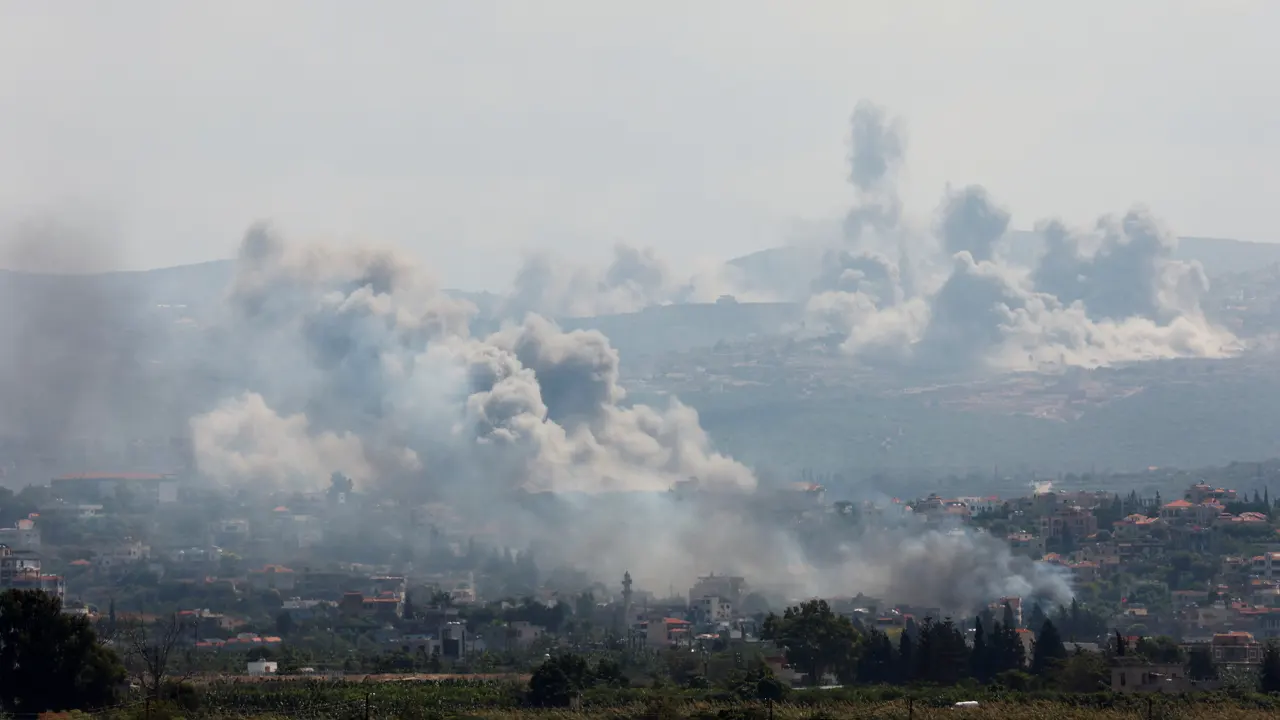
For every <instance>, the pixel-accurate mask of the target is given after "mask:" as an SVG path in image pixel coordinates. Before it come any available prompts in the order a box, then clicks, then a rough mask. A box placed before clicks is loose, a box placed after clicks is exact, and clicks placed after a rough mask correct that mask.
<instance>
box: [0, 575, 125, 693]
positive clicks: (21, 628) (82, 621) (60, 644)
mask: <svg viewBox="0 0 1280 720" xmlns="http://www.w3.org/2000/svg"><path fill="white" fill-rule="evenodd" d="M124 677H125V671H124V667H123V666H121V664H120V659H119V658H118V657H116V654H115V653H114V652H112V651H111V650H110V649H109V648H106V647H103V646H102V644H101V643H99V642H98V638H97V635H96V633H94V631H93V628H92V627H91V626H90V625H89V621H88V620H87V619H86V618H82V617H75V616H71V615H66V614H64V613H63V612H62V602H61V601H60V600H59V599H58V598H56V597H53V596H51V595H48V594H47V593H44V592H40V591H25V590H8V591H5V592H4V593H0V709H2V710H3V711H4V712H6V713H12V714H14V715H18V714H21V715H29V714H30V715H34V714H37V713H42V712H47V711H58V710H76V709H92V708H96V707H102V706H106V705H111V704H113V703H114V702H115V700H116V688H117V687H118V686H119V684H120V683H121V682H122V681H123V680H124Z"/></svg>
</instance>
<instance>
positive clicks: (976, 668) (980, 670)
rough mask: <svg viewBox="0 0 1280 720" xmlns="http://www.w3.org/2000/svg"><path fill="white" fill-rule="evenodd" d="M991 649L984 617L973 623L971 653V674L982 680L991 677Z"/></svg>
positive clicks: (984, 680)
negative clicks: (988, 643) (984, 625)
mask: <svg viewBox="0 0 1280 720" xmlns="http://www.w3.org/2000/svg"><path fill="white" fill-rule="evenodd" d="M990 668H991V650H990V648H989V647H988V646H987V632H986V630H985V629H983V627H982V618H980V617H979V618H977V619H976V620H974V623H973V652H971V653H970V654H969V674H970V675H972V676H973V677H975V678H977V679H978V680H980V681H982V682H986V681H987V680H989V679H991V670H990Z"/></svg>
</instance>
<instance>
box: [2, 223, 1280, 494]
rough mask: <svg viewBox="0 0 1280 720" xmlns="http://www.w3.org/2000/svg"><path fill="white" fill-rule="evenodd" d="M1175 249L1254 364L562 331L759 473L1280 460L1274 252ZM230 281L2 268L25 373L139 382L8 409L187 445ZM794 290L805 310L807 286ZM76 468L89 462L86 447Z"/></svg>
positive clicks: (758, 315)
mask: <svg viewBox="0 0 1280 720" xmlns="http://www.w3.org/2000/svg"><path fill="white" fill-rule="evenodd" d="M1031 238H1034V236H1029V234H1025V233H1023V234H1015V235H1014V236H1013V237H1012V238H1011V239H1010V240H1009V243H1010V244H1009V248H1008V250H1009V251H1010V252H1032V253H1033V252H1035V249H1034V247H1033V245H1034V240H1033V239H1031ZM1178 255H1179V256H1180V257H1183V258H1186V259H1194V260H1199V261H1200V262H1202V263H1203V264H1204V265H1205V266H1206V267H1207V268H1209V270H1210V272H1211V274H1212V277H1213V281H1214V286H1213V293H1212V304H1211V306H1210V307H1208V308H1207V312H1209V313H1210V314H1211V315H1213V317H1214V319H1215V321H1217V322H1221V323H1223V324H1225V325H1227V326H1228V327H1231V328H1232V329H1233V331H1235V332H1236V333H1237V334H1239V335H1241V336H1243V337H1247V338H1249V341H1250V343H1251V349H1250V350H1249V351H1247V352H1246V353H1244V354H1243V355H1242V356H1240V357H1236V358H1231V359H1227V360H1173V361H1159V362H1146V363H1137V364H1131V365H1124V366H1114V367H1109V368H1102V369H1098V370H1093V371H1085V370H1071V371H1067V372H1059V373H1021V374H1005V375H996V376H985V377H962V376H942V375H932V374H931V375H922V374H912V373H911V372H908V371H906V370H900V369H886V368H884V367H879V368H875V369H872V368H869V367H864V366H860V365H859V364H857V363H856V362H855V361H854V360H852V359H850V358H848V357H847V356H844V355H842V354H841V353H840V351H839V350H838V348H837V347H836V343H835V342H832V341H830V340H828V339H826V338H822V337H813V336H811V335H805V333H804V323H805V313H804V307H803V304H802V303H800V302H797V301H795V300H794V299H793V298H788V299H787V300H786V301H782V302H775V303H738V302H735V301H731V300H728V299H726V300H724V301H721V302H717V303H711V304H679V305H663V306H653V307H649V308H647V309H645V310H642V311H640V312H635V313H627V314H619V315H602V316H597V317H586V318H560V319H559V322H560V323H561V325H562V326H564V327H565V328H566V329H595V330H600V331H601V332H603V333H604V334H605V335H607V336H608V337H609V339H610V342H611V344H612V345H613V346H614V347H615V348H617V350H618V351H619V353H620V355H621V358H622V364H621V369H622V373H623V378H622V382H623V386H624V387H625V388H626V389H627V391H628V400H629V401H632V402H650V403H653V402H658V403H662V402H665V400H664V399H665V397H667V396H677V397H679V398H680V400H681V401H682V402H684V403H686V404H688V405H690V406H692V407H694V408H696V409H697V410H698V411H699V413H700V415H701V417H702V422H703V426H704V428H705V429H706V430H707V432H708V433H709V434H710V435H711V437H712V440H713V441H714V443H715V445H716V446H717V447H718V448H719V449H721V450H722V451H724V452H726V453H729V454H731V455H733V456H734V457H736V458H738V459H740V460H742V461H744V462H747V463H748V464H750V465H753V466H755V467H757V468H758V469H761V470H763V471H766V472H767V473H775V474H780V475H784V476H785V475H794V474H795V473H798V472H801V471H803V470H809V471H814V472H818V473H824V474H827V475H835V474H839V475H840V477H841V478H843V479H845V480H846V481H848V482H851V483H852V482H854V481H856V480H867V479H874V478H877V477H881V478H883V477H887V476H894V477H897V478H899V481H901V479H902V478H909V479H919V480H926V479H931V478H944V477H947V476H959V477H963V476H965V475H977V476H981V477H983V478H985V479H986V480H988V481H990V480H991V479H992V477H993V476H996V477H998V476H1000V475H1003V474H1005V473H1010V474H1016V475H1020V476H1025V475H1028V474H1032V475H1039V476H1047V477H1053V476H1055V475H1057V474H1060V473H1066V472H1085V471H1089V470H1097V471H1103V470H1107V471H1136V470H1145V469H1147V468H1150V467H1160V466H1181V467H1203V466H1208V465H1221V464H1225V463H1228V462H1231V461H1233V460H1240V459H1250V460H1261V459H1266V458H1271V457H1278V456H1280V436H1277V435H1276V434H1275V433H1274V431H1273V428H1275V427H1276V426H1277V425H1280V374H1277V373H1275V372H1274V368H1275V364H1276V359H1277V355H1276V351H1275V350H1274V349H1272V348H1273V346H1274V342H1273V340H1272V334H1273V333H1274V332H1275V330H1276V329H1277V328H1280V302H1277V298H1280V245H1270V244H1261V243H1245V242H1239V241H1233V240H1217V239H1204V238H1184V239H1182V241H1181V244H1180V246H1179V249H1178ZM819 258H820V252H819V251H816V250H814V249H812V248H803V247H786V248H777V249H773V250H767V251H763V252H760V253H755V254H753V255H749V256H746V257H742V258H738V259H736V260H733V261H731V264H732V265H734V266H735V267H738V268H739V269H740V270H742V271H743V275H744V278H743V279H744V282H745V283H746V284H748V285H753V286H755V287H763V286H764V285H766V284H768V283H773V284H774V287H773V288H772V290H774V291H776V292H778V293H779V294H784V291H788V288H786V287H785V284H786V283H785V282H782V281H786V280H787V279H794V278H804V277H808V276H810V275H809V274H808V273H807V272H806V270H805V268H806V266H807V264H808V263H811V262H817V261H818V259H819ZM233 273H234V264H233V262H232V261H214V262H208V263H202V264H199V265H190V266H182V267H174V268H165V269H160V270H152V271H144V272H115V273H106V274H101V275H88V276H49V275H33V274H28V273H20V272H11V271H4V272H0V300H2V301H4V306H5V307H7V308H10V309H11V310H10V312H8V313H5V314H0V323H4V324H5V329H6V334H7V336H8V337H9V338H11V341H10V346H11V348H12V347H13V346H20V347H30V348H32V350H30V351H29V352H28V355H30V356H29V357H25V358H23V361H24V362H45V361H46V359H47V358H48V357H53V356H57V355H59V354H60V353H65V352H67V351H68V350H74V351H75V352H77V353H81V354H85V353H86V351H88V352H87V354H89V355H91V356H93V357H94V358H95V361H94V362H93V363H91V364H90V365H88V366H87V367H88V368H90V369H91V370H94V371H97V370H98V369H100V366H101V364H102V363H103V362H107V361H108V360H110V362H115V363H122V364H126V365H128V366H129V367H132V368H133V370H132V371H131V372H130V373H128V374H127V375H128V378H129V381H128V382H124V383H117V384H114V385H113V386H112V387H108V388H101V387H92V388H88V389H87V390H91V391H92V392H87V390H86V388H74V387H73V388H53V389H48V390H44V391H42V394H41V396H40V397H39V398H32V397H27V395H28V394H29V392H30V391H29V390H28V389H25V388H20V387H17V386H15V385H14V384H12V383H11V384H10V386H9V387H7V388H6V390H5V392H6V395H7V397H8V398H10V399H11V400H12V398H13V397H15V394H16V395H20V396H22V399H23V400H24V401H25V402H32V403H37V402H38V403H53V404H54V405H59V404H61V405H66V406H67V407H68V408H69V409H68V410H67V412H66V415H67V417H64V418H56V421H58V422H67V423H68V425H69V427H70V426H71V425H76V427H75V428H74V430H75V431H74V432H71V431H68V434H71V435H77V434H84V433H86V432H88V431H87V429H86V428H85V427H82V426H84V425H88V424H92V422H91V420H90V419H96V420H101V419H102V418H106V417H109V416H110V415H111V413H112V412H118V410H119V408H120V407H122V406H127V403H128V402H129V401H130V398H133V399H136V398H138V397H139V396H140V394H141V395H143V396H146V397H147V398H148V399H147V401H146V406H147V407H153V408H160V409H161V410H160V411H159V412H156V413H154V417H149V418H146V419H145V420H146V422H145V423H142V425H144V426H147V427H150V428H152V430H154V432H155V433H156V434H157V435H162V436H163V435H165V434H166V433H174V432H177V431H175V430H173V429H174V428H181V427H183V426H184V425H185V421H186V418H188V417H190V416H191V414H193V413H195V412H200V411H202V410H203V409H205V408H206V407H207V404H208V402H210V401H211V399H212V398H215V397H217V396H218V393H219V391H220V389H221V388H223V387H226V386H229V384H228V383H229V379H227V378H221V377H219V376H218V375H217V373H216V372H213V371H210V372H209V373H207V374H204V375H202V376H200V377H170V376H169V374H168V373H167V372H166V368H165V367H164V366H163V365H162V364H156V363H155V362H153V361H152V360H151V359H150V358H152V357H160V356H164V355H165V354H166V353H173V352H179V353H186V354H188V355H191V356H196V357H197V358H198V357H199V356H200V355H201V354H206V353H210V352H214V351H215V350H216V349H217V348H216V345H217V341H216V338H211V337H209V336H208V334H207V332H205V327H206V326H207V324H208V321H209V320H210V318H209V317H207V313H208V312H210V308H212V307H214V306H215V301H216V300H217V299H218V298H219V297H221V295H222V293H224V292H225V288H226V287H227V284H228V282H229V281H230V280H231V278H232V276H233ZM793 284H794V285H795V287H792V288H790V290H789V291H793V292H794V293H795V297H802V296H803V294H804V293H805V292H807V290H806V289H805V288H803V287H801V285H800V283H793ZM452 292H453V294H455V295H457V296H460V297H465V298H466V299H468V300H471V301H472V302H473V303H475V304H476V305H477V306H478V307H479V308H480V313H479V317H478V319H477V320H476V322H475V327H474V328H473V329H474V331H475V332H486V331H488V330H490V329H494V328H496V327H498V325H499V323H500V318H499V317H497V316H495V314H494V310H495V308H497V307H498V306H499V298H498V297H497V296H495V295H492V294H487V293H463V292H461V291H452ZM86 313H89V314H88V315H87V316H86ZM49 322H52V323H62V324H65V323H71V322H84V323H86V325H87V327H90V328H93V329H94V330H93V332H92V333H90V334H91V335H92V338H93V341H92V342H91V343H89V345H88V346H87V347H76V348H63V347H51V348H44V347H42V346H41V345H40V342H39V341H42V340H43V339H45V336H44V335H43V334H41V333H39V332H36V331H34V330H33V329H32V328H33V326H36V325H38V324H40V323H49ZM9 352H10V355H11V356H12V355H14V353H15V352H18V351H16V350H14V349H11V350H10V351H9ZM170 357H172V356H171V355H170ZM11 362H12V360H11ZM197 365H198V363H197ZM210 367H214V364H213V363H210ZM179 389H181V392H179ZM77 393H80V394H87V395H91V396H92V397H88V398H86V397H79V396H77ZM164 398H169V399H168V400H163V399H164ZM87 418H88V419H87ZM16 431H18V429H17V428H6V429H5V432H6V433H7V434H10V435H12V434H13V433H14V432H16ZM47 453H48V454H55V453H54V452H53V451H52V450H48V451H47ZM66 454H67V455H68V456H69V457H71V458H81V459H83V460H84V461H86V462H88V461H89V460H88V454H89V453H88V451H79V452H75V453H66ZM128 460H129V458H127V457H118V458H113V457H105V458H102V459H101V461H103V462H108V463H112V462H126V463H127V462H128Z"/></svg>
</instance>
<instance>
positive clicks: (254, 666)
mask: <svg viewBox="0 0 1280 720" xmlns="http://www.w3.org/2000/svg"><path fill="white" fill-rule="evenodd" d="M278 668H279V663H277V662H275V661H274V660H253V661H251V662H250V663H249V666H248V668H247V671H248V673H249V674H250V675H252V676H254V677H260V676H262V675H275V674H276V670H277V669H278Z"/></svg>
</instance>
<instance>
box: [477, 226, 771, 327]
mask: <svg viewBox="0 0 1280 720" xmlns="http://www.w3.org/2000/svg"><path fill="white" fill-rule="evenodd" d="M734 272H735V271H734V269H733V268H730V267H717V268H715V269H706V270H700V271H697V272H695V273H693V274H691V275H689V276H679V275H677V274H676V273H675V272H674V271H673V270H672V269H671V268H670V267H669V266H668V265H667V263H666V262H664V261H663V260H662V259H661V258H659V257H658V256H657V253H655V252H654V251H653V249H651V248H645V249H639V248H635V247H632V246H630V245H624V244H618V245H615V246H614V249H613V260H612V261H611V262H610V263H609V264H608V266H606V267H603V268H601V267H595V266H591V265H585V264H580V263H574V262H572V261H570V260H568V259H566V258H562V257H557V256H555V255H553V254H552V253H549V252H545V251H540V252H533V253H528V254H526V255H525V258H524V262H523V263H522V264H521V266H520V269H519V271H518V272H517V273H516V278H515V282H514V283H513V289H512V292H511V294H510V295H509V296H508V298H507V299H506V302H505V303H504V304H503V307H502V314H503V315H504V316H505V317H507V318H519V317H521V316H523V315H524V314H525V313H530V312H532V313H538V314H540V315H544V316H546V317H552V318H569V317H591V316H596V315H613V314H619V313H630V312H636V311H639V310H643V309H644V308H646V307H650V306H653V305H670V304H675V303H690V302H712V301H714V300H716V299H717V298H718V297H720V296H721V295H737V296H740V299H744V300H747V299H757V300H759V299H766V298H760V297H754V296H750V295H748V294H745V293H744V292H743V291H742V289H741V287H740V286H739V283H738V282H737V281H736V279H735V277H734Z"/></svg>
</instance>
